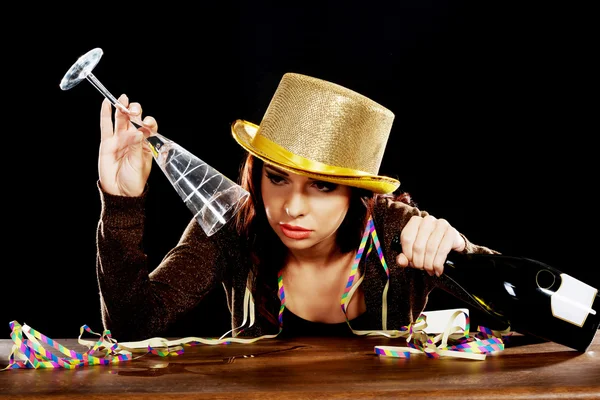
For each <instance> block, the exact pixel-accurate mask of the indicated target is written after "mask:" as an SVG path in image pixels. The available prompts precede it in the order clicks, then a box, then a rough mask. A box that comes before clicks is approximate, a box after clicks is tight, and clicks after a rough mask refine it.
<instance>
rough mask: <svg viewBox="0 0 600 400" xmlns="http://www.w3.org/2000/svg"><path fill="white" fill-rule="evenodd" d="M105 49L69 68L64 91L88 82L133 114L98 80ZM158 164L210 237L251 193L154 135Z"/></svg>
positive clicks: (138, 119) (151, 138)
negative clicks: (99, 65)
mask: <svg viewBox="0 0 600 400" xmlns="http://www.w3.org/2000/svg"><path fill="white" fill-rule="evenodd" d="M102 54H103V52H102V49H100V48H95V49H92V50H90V51H88V52H87V53H86V54H84V55H82V56H81V57H79V59H78V60H77V61H76V62H75V63H74V64H73V65H72V66H71V68H69V70H68V71H67V73H66V74H65V76H64V77H63V78H62V80H61V82H60V88H61V89H62V90H69V89H71V88H73V87H74V86H76V85H77V84H79V82H81V81H82V80H84V79H85V80H87V81H88V82H90V83H91V84H92V85H93V86H94V87H95V88H96V89H98V90H99V91H100V93H102V94H103V95H104V97H106V98H107V99H108V100H109V101H110V102H111V104H112V105H113V106H114V107H115V108H118V109H119V110H120V111H121V112H123V113H125V114H129V110H128V109H127V107H125V106H124V105H123V104H121V103H120V102H119V101H118V100H117V98H115V97H114V96H113V95H112V94H111V93H110V92H109V91H108V90H106V88H105V87H104V86H103V85H102V84H101V83H100V81H98V79H96V77H95V76H94V74H92V70H93V69H94V67H95V66H96V64H98V61H100V58H101V57H102ZM130 121H131V123H133V124H134V125H135V126H136V127H138V128H139V127H140V126H141V125H142V121H141V116H131V115H130ZM146 141H147V142H148V144H149V145H150V147H151V149H152V155H153V156H154V160H155V161H156V163H157V164H158V166H159V167H160V169H161V170H162V171H163V172H164V174H165V175H166V176H167V178H168V179H169V181H170V182H171V184H172V185H173V187H174V188H175V190H176V191H177V193H179V196H180V197H181V199H182V200H183V201H184V203H185V204H186V205H187V207H188V208H189V209H190V210H191V211H192V213H193V214H194V216H195V218H196V220H197V221H198V223H199V224H200V226H201V227H202V229H203V230H204V232H205V233H206V235H207V236H211V235H213V234H214V233H215V232H217V231H218V230H219V229H221V228H222V227H223V225H225V224H226V223H227V222H228V221H229V219H231V217H233V216H234V215H235V214H237V212H238V211H239V210H240V208H241V206H242V205H243V204H244V203H245V202H246V200H248V198H249V193H248V192H247V191H246V190H245V189H244V188H242V187H241V186H239V185H238V184H236V183H235V182H233V181H232V180H230V179H228V178H227V177H226V176H224V175H222V174H221V173H219V171H217V170H215V169H214V168H212V167H211V166H210V165H208V164H207V163H205V162H204V161H202V160H201V159H199V158H198V157H196V156H194V155H193V154H191V153H190V152H189V151H187V150H185V149H184V148H182V147H181V146H179V145H178V144H177V143H175V142H173V141H172V140H170V139H167V138H166V137H164V136H162V135H160V134H158V133H152V134H151V135H150V136H149V137H147V138H146Z"/></svg>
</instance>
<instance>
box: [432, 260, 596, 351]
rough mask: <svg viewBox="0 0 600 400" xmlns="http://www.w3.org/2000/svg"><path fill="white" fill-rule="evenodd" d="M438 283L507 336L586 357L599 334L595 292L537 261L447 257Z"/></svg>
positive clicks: (593, 289) (582, 283) (586, 285)
mask: <svg viewBox="0 0 600 400" xmlns="http://www.w3.org/2000/svg"><path fill="white" fill-rule="evenodd" d="M438 279H439V287H440V288H441V289H443V290H445V291H446V292H448V293H450V294H451V295H453V296H455V297H457V298H458V299H460V300H462V301H465V302H467V303H468V304H470V305H472V306H474V307H476V308H477V309H478V310H480V311H483V312H484V313H486V314H487V315H489V316H491V317H492V318H493V319H494V320H496V321H498V322H499V323H502V324H505V325H506V326H507V327H508V326H509V327H510V330H511V331H515V332H519V333H521V334H525V335H532V336H535V337H537V338H540V339H542V340H546V341H551V342H555V343H559V344H562V345H565V346H567V347H570V348H572V349H575V350H577V351H581V352H584V351H586V350H587V349H588V347H589V345H590V344H591V343H592V341H593V339H594V336H595V335H596V333H597V331H598V329H599V325H600V294H599V293H598V289H597V288H595V287H592V286H590V285H588V284H587V283H584V282H582V281H580V280H578V279H575V278H573V277H572V276H570V275H568V274H565V273H563V272H561V271H560V270H558V269H556V268H554V267H552V266H550V265H547V264H545V263H542V262H540V261H536V260H533V259H529V258H524V257H511V256H506V255H498V254H461V253H456V252H451V253H450V254H449V255H448V258H447V260H446V263H445V266H444V273H443V274H442V275H441V276H440V277H439V278H438Z"/></svg>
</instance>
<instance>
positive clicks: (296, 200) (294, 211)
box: [284, 193, 308, 219]
mask: <svg viewBox="0 0 600 400" xmlns="http://www.w3.org/2000/svg"><path fill="white" fill-rule="evenodd" d="M284 208H285V213H286V214H287V215H288V216H289V217H291V218H294V219H295V218H299V217H301V216H303V215H306V212H307V209H308V207H307V202H306V198H305V197H304V195H303V194H301V193H294V194H292V195H291V196H290V198H289V199H288V201H287V202H286V203H285V205H284Z"/></svg>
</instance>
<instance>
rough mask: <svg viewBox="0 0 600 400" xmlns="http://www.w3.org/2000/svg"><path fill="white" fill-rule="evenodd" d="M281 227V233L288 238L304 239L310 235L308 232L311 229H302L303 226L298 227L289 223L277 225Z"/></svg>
mask: <svg viewBox="0 0 600 400" xmlns="http://www.w3.org/2000/svg"><path fill="white" fill-rule="evenodd" d="M279 226H280V227H281V232H283V234H284V235H285V236H287V237H289V238H290V239H296V240H299V239H306V238H307V237H309V236H310V233H311V232H312V231H311V230H308V229H304V228H299V227H297V226H291V225H285V224H282V225H279Z"/></svg>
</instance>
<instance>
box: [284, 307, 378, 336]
mask: <svg viewBox="0 0 600 400" xmlns="http://www.w3.org/2000/svg"><path fill="white" fill-rule="evenodd" d="M282 318H283V329H282V331H281V333H280V334H279V336H280V337H281V336H285V337H292V336H300V337H302V336H353V335H354V333H353V332H352V330H351V329H350V327H349V326H348V323H346V322H339V323H332V324H328V323H324V322H312V321H308V320H306V319H304V318H301V317H299V316H297V315H296V314H294V313H293V312H291V311H290V310H288V309H287V307H286V308H284V310H283V316H282ZM350 326H351V327H352V329H355V330H365V329H373V322H372V321H370V318H369V313H366V312H365V313H362V314H361V315H359V316H358V317H356V318H354V319H352V320H350Z"/></svg>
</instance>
